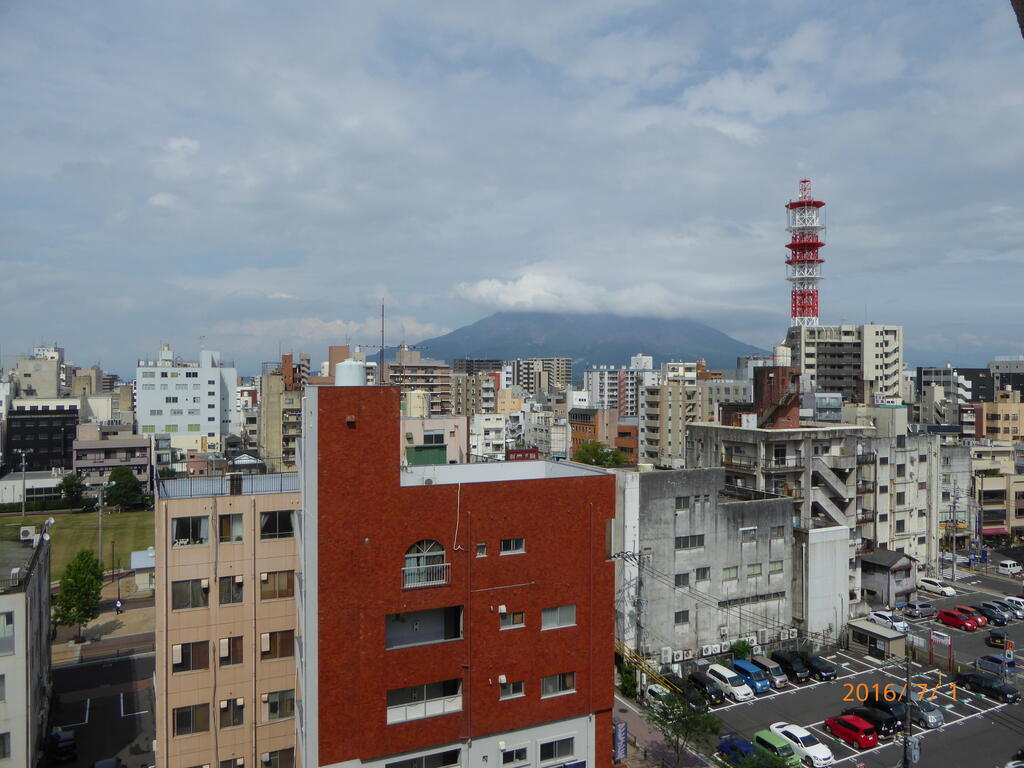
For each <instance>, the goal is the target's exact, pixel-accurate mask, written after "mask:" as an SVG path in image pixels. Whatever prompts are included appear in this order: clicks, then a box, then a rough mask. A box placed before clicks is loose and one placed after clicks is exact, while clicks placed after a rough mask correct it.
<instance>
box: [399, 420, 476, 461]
mask: <svg viewBox="0 0 1024 768" xmlns="http://www.w3.org/2000/svg"><path fill="white" fill-rule="evenodd" d="M401 432H402V453H403V456H404V458H405V463H407V464H409V465H410V466H420V465H423V464H465V463H466V462H467V461H469V453H470V448H469V424H468V421H467V419H466V417H465V416H422V417H419V418H413V417H409V416H403V417H402V429H401Z"/></svg>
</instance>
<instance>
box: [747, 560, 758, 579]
mask: <svg viewBox="0 0 1024 768" xmlns="http://www.w3.org/2000/svg"><path fill="white" fill-rule="evenodd" d="M760 575H761V563H751V564H750V565H748V566H747V578H748V579H753V578H755V577H757V576H760Z"/></svg>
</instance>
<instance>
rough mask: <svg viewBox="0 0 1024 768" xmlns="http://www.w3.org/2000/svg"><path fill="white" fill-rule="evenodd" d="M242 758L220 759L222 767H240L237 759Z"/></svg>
mask: <svg viewBox="0 0 1024 768" xmlns="http://www.w3.org/2000/svg"><path fill="white" fill-rule="evenodd" d="M241 759H242V758H234V757H229V758H227V759H226V760H221V761H220V768H238V764H237V762H236V760H241Z"/></svg>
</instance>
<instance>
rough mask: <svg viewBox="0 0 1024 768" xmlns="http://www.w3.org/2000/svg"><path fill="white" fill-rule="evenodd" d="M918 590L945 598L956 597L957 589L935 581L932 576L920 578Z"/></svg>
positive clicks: (918, 579)
mask: <svg viewBox="0 0 1024 768" xmlns="http://www.w3.org/2000/svg"><path fill="white" fill-rule="evenodd" d="M917 588H918V589H921V590H924V591H925V592H931V593H932V594H936V595H942V596H943V597H956V590H955V589H953V588H952V587H951V586H949V584H946V583H945V582H943V581H939V580H938V579H934V578H932V577H931V576H918V577H917Z"/></svg>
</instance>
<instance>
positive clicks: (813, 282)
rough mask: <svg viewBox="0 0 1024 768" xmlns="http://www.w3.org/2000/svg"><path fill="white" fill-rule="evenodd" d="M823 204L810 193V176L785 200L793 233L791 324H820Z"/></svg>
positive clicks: (789, 244)
mask: <svg viewBox="0 0 1024 768" xmlns="http://www.w3.org/2000/svg"><path fill="white" fill-rule="evenodd" d="M824 206H825V203H823V202H822V201H821V200H815V199H814V198H813V197H812V196H811V180H810V179H800V196H799V197H798V198H797V199H796V200H790V201H789V202H788V203H786V209H787V210H788V212H789V226H788V227H786V231H787V232H789V233H790V234H791V235H792V239H791V240H790V241H789V242H788V243H787V244H786V247H787V248H789V257H788V258H787V259H786V264H787V265H788V266H789V273H788V275H787V276H786V279H787V280H789V282H790V283H791V284H792V286H793V287H792V294H791V303H790V316H791V324H792V325H817V324H818V282H819V281H820V280H821V265H822V264H823V263H824V260H823V259H822V258H821V257H820V256H819V255H818V249H819V248H822V247H824V245H825V244H824V243H823V242H822V241H821V235H822V233H823V232H824V231H825V227H824V225H823V224H822V223H821V215H820V209H821V208H823V207H824Z"/></svg>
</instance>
